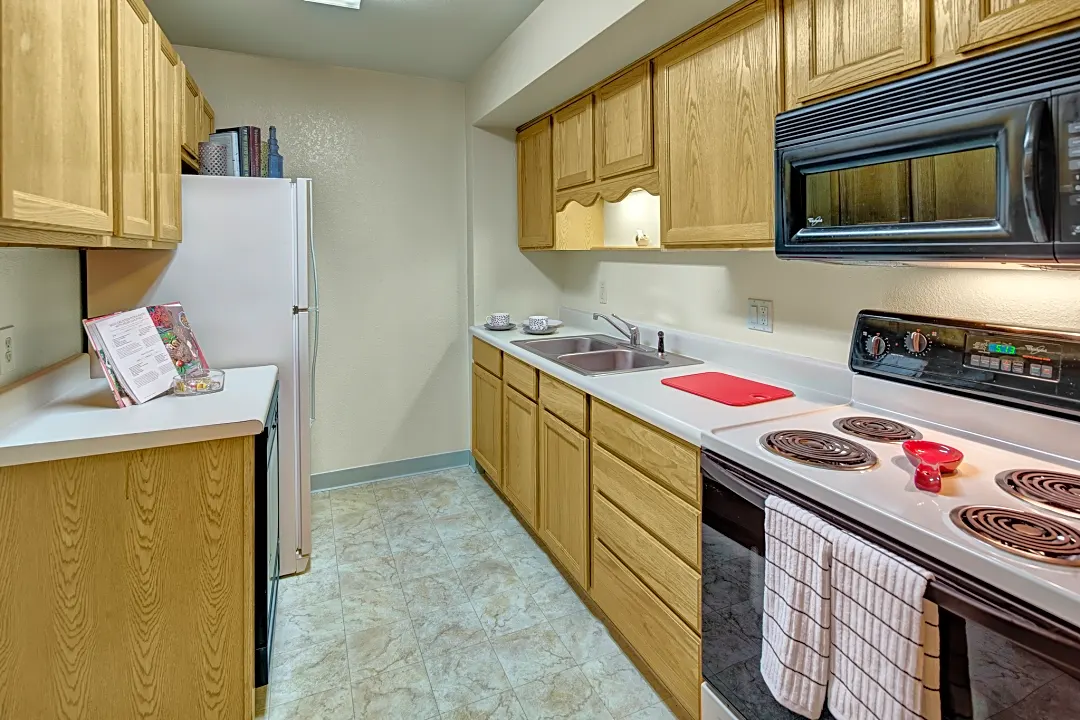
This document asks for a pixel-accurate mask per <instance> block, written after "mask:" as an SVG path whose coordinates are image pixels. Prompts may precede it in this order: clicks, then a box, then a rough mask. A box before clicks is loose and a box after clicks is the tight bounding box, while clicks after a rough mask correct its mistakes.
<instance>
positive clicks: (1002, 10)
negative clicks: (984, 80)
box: [953, 0, 1080, 51]
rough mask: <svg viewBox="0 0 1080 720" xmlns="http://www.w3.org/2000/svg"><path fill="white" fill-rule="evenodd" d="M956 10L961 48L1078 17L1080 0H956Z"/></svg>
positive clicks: (970, 48) (986, 43)
mask: <svg viewBox="0 0 1080 720" xmlns="http://www.w3.org/2000/svg"><path fill="white" fill-rule="evenodd" d="M953 2H954V3H955V2H956V0H953ZM958 10H959V12H960V13H961V23H960V25H961V32H962V33H963V37H961V40H960V50H962V51H963V50H972V49H975V48H978V47H982V46H984V45H990V44H991V43H996V42H1000V41H1002V40H1008V39H1010V38H1014V37H1019V36H1021V35H1025V34H1027V33H1029V32H1034V31H1035V30H1041V29H1042V28H1045V27H1049V26H1051V25H1056V24H1058V23H1062V22H1065V21H1067V20H1073V19H1075V18H1078V17H1080V0H960V2H959V7H958Z"/></svg>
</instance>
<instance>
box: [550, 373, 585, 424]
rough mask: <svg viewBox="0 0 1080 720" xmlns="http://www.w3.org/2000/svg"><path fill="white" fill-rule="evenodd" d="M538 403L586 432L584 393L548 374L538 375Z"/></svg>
mask: <svg viewBox="0 0 1080 720" xmlns="http://www.w3.org/2000/svg"><path fill="white" fill-rule="evenodd" d="M540 403H541V404H542V405H543V406H544V409H546V410H547V411H548V412H550V413H551V414H552V415H555V416H556V417H559V418H562V419H563V420H565V421H566V422H568V423H570V424H571V425H573V426H574V427H575V428H577V429H578V430H579V431H580V432H583V433H586V434H587V433H588V432H589V430H588V424H587V423H586V417H587V412H586V409H585V393H583V392H581V391H580V390H578V389H576V388H572V387H570V386H569V385H567V384H566V383H564V382H560V381H559V380H556V379H555V378H553V377H551V376H549V375H541V376H540Z"/></svg>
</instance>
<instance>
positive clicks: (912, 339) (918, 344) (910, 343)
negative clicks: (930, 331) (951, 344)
mask: <svg viewBox="0 0 1080 720" xmlns="http://www.w3.org/2000/svg"><path fill="white" fill-rule="evenodd" d="M904 346H905V347H907V349H908V352H910V353H912V354H913V355H922V354H923V353H924V352H926V349H927V348H928V347H930V341H929V340H927V339H926V336H925V335H923V334H922V333H921V332H919V331H918V330H916V331H915V332H913V333H911V334H910V335H908V336H907V340H905V341H904Z"/></svg>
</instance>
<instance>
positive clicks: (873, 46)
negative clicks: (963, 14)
mask: <svg viewBox="0 0 1080 720" xmlns="http://www.w3.org/2000/svg"><path fill="white" fill-rule="evenodd" d="M987 2H988V0H971V3H972V4H973V5H975V4H978V5H984V4H987ZM1000 2H1001V0H993V3H994V4H996V3H1000ZM1048 2H1049V3H1053V2H1056V0H1048ZM929 18H930V0H784V32H785V36H786V43H787V75H788V83H789V85H790V86H789V88H788V90H789V93H788V99H789V100H790V101H791V102H792V103H801V102H805V101H807V100H811V99H813V98H818V97H821V96H823V95H830V94H833V93H838V92H840V91H843V90H847V89H849V88H853V87H855V86H858V85H861V84H863V83H867V82H871V81H874V80H879V79H881V78H885V77H888V76H890V75H893V74H896V73H899V72H902V71H904V70H908V69H911V68H915V67H919V66H920V65H926V64H927V63H929V62H930V21H929Z"/></svg>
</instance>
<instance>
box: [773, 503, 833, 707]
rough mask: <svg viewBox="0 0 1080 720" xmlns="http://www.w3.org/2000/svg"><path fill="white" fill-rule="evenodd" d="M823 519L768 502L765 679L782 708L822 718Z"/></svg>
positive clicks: (825, 652)
mask: <svg viewBox="0 0 1080 720" xmlns="http://www.w3.org/2000/svg"><path fill="white" fill-rule="evenodd" d="M829 530H832V528H831V526H829V525H827V524H826V523H825V521H823V520H822V519H821V518H819V517H817V516H816V515H813V514H812V513H809V512H807V511H806V510H803V509H802V508H800V507H798V506H797V505H793V504H792V503H790V502H788V501H787V500H783V499H781V498H779V497H776V496H775V495H770V496H769V497H768V498H766V500H765V599H764V605H763V612H762V619H761V623H762V626H761V641H762V647H761V675H762V677H763V678H764V679H765V684H766V685H768V687H769V690H770V691H771V692H772V694H773V697H775V698H776V701H777V702H779V703H780V704H781V705H783V706H784V707H786V708H787V709H789V710H791V711H792V712H795V713H798V714H799V715H802V716H803V717H807V718H818V717H820V716H821V710H822V708H823V707H824V704H825V692H826V689H827V687H828V682H829V625H830V609H829V608H830V592H831V591H830V583H829V576H830V572H829V567H830V564H831V553H832V549H831V545H830V542H829V536H828V531H829Z"/></svg>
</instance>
